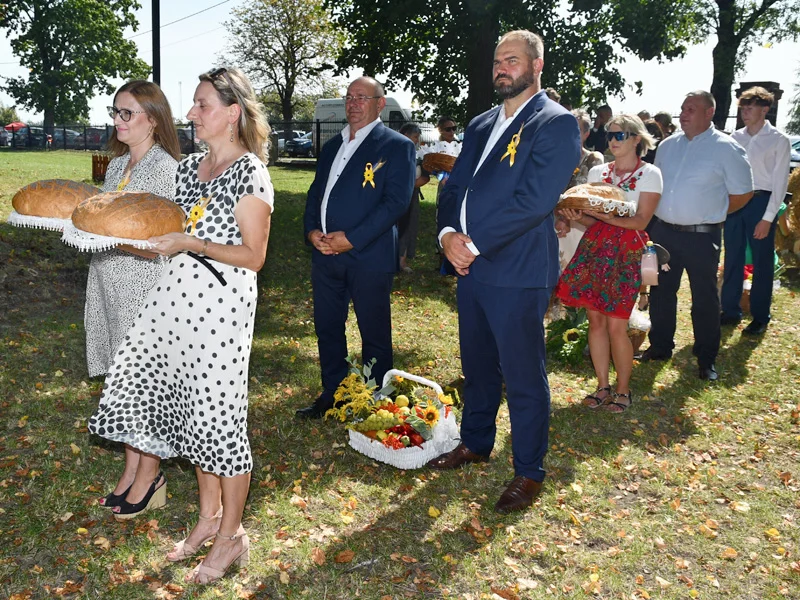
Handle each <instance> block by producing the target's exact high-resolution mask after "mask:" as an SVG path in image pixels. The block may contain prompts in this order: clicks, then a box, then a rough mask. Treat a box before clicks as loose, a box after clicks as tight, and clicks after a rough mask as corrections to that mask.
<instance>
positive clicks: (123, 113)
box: [106, 106, 145, 123]
mask: <svg viewBox="0 0 800 600" xmlns="http://www.w3.org/2000/svg"><path fill="white" fill-rule="evenodd" d="M106 108H108V116H109V117H111V118H112V119H115V118H116V117H117V115H119V118H120V119H122V120H123V121H125V122H126V123H127V122H128V121H130V120H131V117H132V116H133V115H143V114H145V111H143V110H128V109H127V108H117V107H116V106H108V107H106Z"/></svg>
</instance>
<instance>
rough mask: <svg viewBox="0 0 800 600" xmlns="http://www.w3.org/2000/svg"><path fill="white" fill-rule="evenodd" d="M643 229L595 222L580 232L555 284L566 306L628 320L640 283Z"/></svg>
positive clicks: (558, 294)
mask: <svg viewBox="0 0 800 600" xmlns="http://www.w3.org/2000/svg"><path fill="white" fill-rule="evenodd" d="M648 239H649V238H648V236H647V234H646V233H645V232H644V231H636V230H634V229H623V228H622V227H617V226H616V225H609V224H608V223H604V222H603V221H598V222H597V223H595V224H594V225H592V226H591V227H589V229H587V230H586V233H584V234H583V237H582V238H581V241H580V243H579V244H578V249H577V250H576V251H575V255H574V256H573V257H572V260H571V261H570V262H569V264H568V265H567V268H566V269H564V272H563V273H562V274H561V277H560V279H559V280H558V284H557V285H556V291H555V294H556V297H558V298H559V299H560V300H561V302H562V303H563V304H564V305H565V306H573V307H575V308H585V309H587V310H594V311H597V312H601V313H604V314H605V315H607V316H609V317H615V318H617V319H628V318H630V316H631V312H632V311H633V305H634V303H635V302H636V296H637V294H638V293H639V288H640V287H641V283H642V269H641V263H642V249H643V244H646V243H647V241H648Z"/></svg>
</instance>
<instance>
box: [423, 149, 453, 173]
mask: <svg viewBox="0 0 800 600" xmlns="http://www.w3.org/2000/svg"><path fill="white" fill-rule="evenodd" d="M455 164H456V157H455V156H450V155H449V154H444V153H442V152H431V153H429V154H426V155H425V156H423V157H422V168H423V169H425V170H426V171H427V172H428V173H435V172H438V171H445V172H446V173H449V172H450V171H452V170H453V167H454V166H455Z"/></svg>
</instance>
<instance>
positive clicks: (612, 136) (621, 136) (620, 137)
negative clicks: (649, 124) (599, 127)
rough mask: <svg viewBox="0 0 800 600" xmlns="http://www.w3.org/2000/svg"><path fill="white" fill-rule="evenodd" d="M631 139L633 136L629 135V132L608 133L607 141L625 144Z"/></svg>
mask: <svg viewBox="0 0 800 600" xmlns="http://www.w3.org/2000/svg"><path fill="white" fill-rule="evenodd" d="M629 137H631V134H630V133H628V132H627V131H606V140H608V141H609V142H610V141H611V140H617V141H618V142H624V141H625V140H627V139H628V138H629Z"/></svg>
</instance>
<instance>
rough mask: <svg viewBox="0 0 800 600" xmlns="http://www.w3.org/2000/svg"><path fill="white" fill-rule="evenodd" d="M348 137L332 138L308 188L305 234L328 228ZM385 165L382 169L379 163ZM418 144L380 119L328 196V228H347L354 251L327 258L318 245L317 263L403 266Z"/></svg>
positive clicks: (373, 268) (386, 267) (389, 269)
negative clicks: (401, 227)
mask: <svg viewBox="0 0 800 600" xmlns="http://www.w3.org/2000/svg"><path fill="white" fill-rule="evenodd" d="M341 145H342V136H341V135H337V136H335V137H334V138H333V139H331V140H329V141H328V142H327V143H326V144H325V145H324V146H323V147H322V150H321V151H320V153H319V159H318V161H317V173H316V176H315V177H314V182H313V183H312V184H311V187H310V188H309V190H308V197H307V198H306V211H305V216H304V219H303V227H304V237H305V239H306V243H309V242H308V234H309V233H310V232H311V231H313V230H315V229H320V230H321V229H322V220H321V214H320V209H321V206H322V197H323V196H324V195H325V188H326V187H327V185H328V176H329V175H330V173H331V168H332V167H333V160H334V159H335V158H336V153H337V152H338V151H339V148H340V147H341ZM367 163H372V169H373V173H374V182H375V187H374V188H373V187H372V186H371V185H370V184H369V183H367V184H366V185H364V181H365V178H364V172H365V169H366V165H367ZM380 163H383V164H382V166H381V167H380V168H378V167H377V166H378V165H379V164H380ZM416 164H417V163H416V153H415V149H414V144H413V142H412V141H411V140H409V139H408V138H407V137H405V136H403V135H400V134H399V133H397V132H396V131H393V130H392V129H389V128H388V127H385V126H384V125H383V123H378V124H377V125H376V126H375V127H374V128H373V130H372V131H370V132H369V135H367V137H366V139H365V140H364V141H363V142H362V143H361V145H360V146H359V147H358V150H356V152H355V154H353V156H352V157H351V158H350V160H349V161H348V162H347V166H345V168H344V171H342V174H341V176H340V177H339V180H338V181H337V182H336V184H335V185H334V186H333V189H332V190H331V194H330V196H329V197H328V206H327V210H326V231H328V232H329V233H330V232H333V231H344V233H345V235H346V236H347V239H348V240H349V241H350V243H351V244H352V245H353V249H352V250H350V251H349V252H344V253H342V254H339V255H331V256H326V255H324V254H322V253H321V252H319V251H318V250H317V249H316V248H314V249H313V252H312V259H311V260H312V262H315V263H321V264H324V263H325V262H326V261H328V262H332V261H338V262H339V263H340V264H341V265H343V266H346V267H349V268H356V269H361V270H368V271H378V272H382V273H391V272H394V271H396V270H397V260H398V259H397V227H396V223H397V221H398V220H400V217H402V216H403V215H404V214H405V212H406V210H407V209H408V205H409V203H410V202H411V194H412V192H413V191H414V175H415V172H416Z"/></svg>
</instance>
